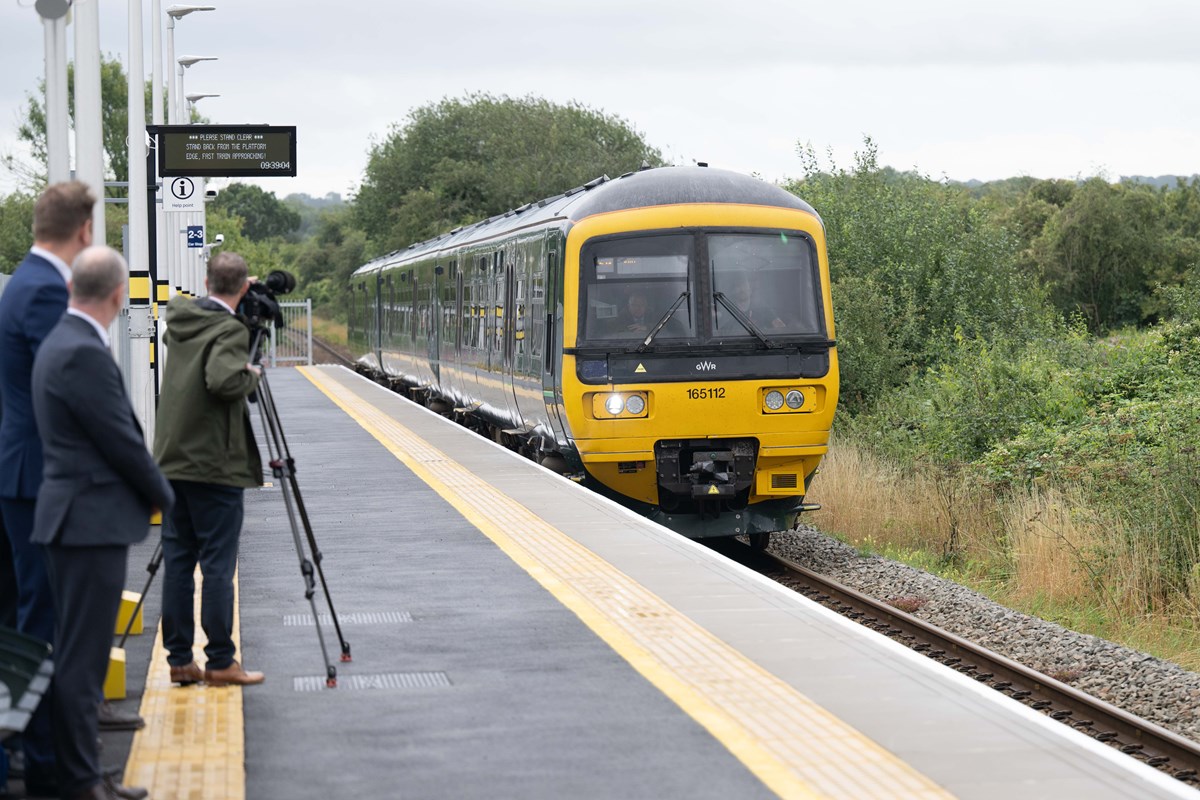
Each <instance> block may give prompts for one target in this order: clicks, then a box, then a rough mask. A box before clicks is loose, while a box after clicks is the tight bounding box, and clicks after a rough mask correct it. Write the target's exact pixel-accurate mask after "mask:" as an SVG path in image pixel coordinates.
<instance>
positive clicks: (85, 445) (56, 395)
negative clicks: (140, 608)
mask: <svg viewBox="0 0 1200 800" xmlns="http://www.w3.org/2000/svg"><path fill="white" fill-rule="evenodd" d="M127 271H128V268H127V267H126V265H125V259H123V258H121V255H120V254H119V253H117V252H116V251H115V250H112V249H110V248H108V247H89V248H87V249H86V250H84V251H83V252H82V253H80V254H79V257H78V258H77V259H76V260H75V266H74V274H73V276H72V279H71V304H70V308H68V309H67V313H66V315H65V316H64V317H63V318H62V320H61V321H60V322H59V323H58V325H56V326H55V327H54V329H53V330H52V331H50V333H49V335H47V336H46V338H45V340H44V341H43V342H42V346H41V347H40V348H39V349H38V353H37V358H36V359H35V360H34V363H33V382H32V393H33V410H34V414H35V416H36V418H37V423H38V431H39V432H40V435H41V440H42V447H43V453H44V459H45V472H44V476H43V481H42V485H41V489H40V490H39V491H38V499H37V510H36V514H35V518H34V526H33V536H32V541H33V542H34V543H36V544H40V545H44V546H45V551H46V557H47V565H48V567H49V574H50V586H51V589H52V591H53V594H54V600H55V605H56V606H57V610H58V628H57V634H56V637H55V642H56V646H55V665H54V693H53V697H54V706H53V722H54V743H55V746H56V750H57V753H58V785H59V790H60V792H61V795H62V797H64V798H68V800H75V799H76V798H78V800H110V799H111V798H143V797H145V796H146V791H145V790H144V789H136V788H132V787H125V786H121V785H119V784H117V783H114V782H113V781H111V780H106V779H104V777H103V776H102V774H101V768H100V759H99V752H98V747H97V744H96V741H97V739H96V737H97V734H98V732H99V719H98V709H97V706H96V697H97V696H98V695H99V694H100V692H101V690H102V687H103V685H104V674H105V671H106V670H107V668H108V654H109V648H110V647H111V646H112V632H113V626H114V625H115V624H116V620H117V609H118V608H119V607H120V604H121V589H122V588H124V586H125V572H126V559H127V557H128V552H129V545H131V544H134V543H136V542H140V541H142V540H143V539H145V538H146V535H147V533H149V531H150V515H151V513H152V512H153V511H155V510H161V511H162V512H163V513H164V514H165V513H167V512H169V511H170V508H171V505H172V503H173V502H174V499H175V495H174V493H173V492H172V490H171V486H170V485H169V484H168V483H167V479H166V478H165V477H163V474H162V473H161V472H160V471H159V469H158V466H157V465H156V464H155V463H154V459H153V458H151V456H150V451H149V450H148V449H147V448H146V440H145V437H144V435H143V434H142V428H141V426H140V425H139V424H138V422H137V418H136V417H135V416H134V412H133V408H132V407H131V406H130V403H129V398H128V396H127V395H126V394H125V383H124V380H123V379H122V378H121V372H120V370H119V369H118V368H117V364H116V362H115V361H113V357H112V354H111V353H110V352H109V349H108V333H107V330H106V329H107V328H108V325H109V324H110V323H111V322H112V321H113V319H115V318H116V316H117V314H118V313H120V311H121V306H122V305H124V302H125V285H126V274H127Z"/></svg>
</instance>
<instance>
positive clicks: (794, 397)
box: [786, 389, 804, 409]
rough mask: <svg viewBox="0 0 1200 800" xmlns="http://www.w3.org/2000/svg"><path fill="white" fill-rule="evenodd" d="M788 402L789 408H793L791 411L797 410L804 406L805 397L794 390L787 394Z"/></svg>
mask: <svg viewBox="0 0 1200 800" xmlns="http://www.w3.org/2000/svg"><path fill="white" fill-rule="evenodd" d="M786 400H787V407H788V408H791V409H796V408H799V407H800V406H802V405H804V395H803V394H801V393H800V392H798V391H796V390H795V389H792V390H791V391H790V392H788V393H787V398H786Z"/></svg>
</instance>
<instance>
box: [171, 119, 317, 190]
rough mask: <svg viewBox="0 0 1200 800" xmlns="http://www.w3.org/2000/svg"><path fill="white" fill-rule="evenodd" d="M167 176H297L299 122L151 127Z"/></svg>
mask: <svg viewBox="0 0 1200 800" xmlns="http://www.w3.org/2000/svg"><path fill="white" fill-rule="evenodd" d="M148 130H149V132H150V134H151V135H152V136H154V137H155V139H156V141H157V145H156V146H157V149H158V174H159V175H160V176H161V177H164V178H171V177H203V178H250V177H260V178H263V177H272V176H274V177H295V175H296V126H294V125H291V126H287V125H157V126H150V127H149V128H148Z"/></svg>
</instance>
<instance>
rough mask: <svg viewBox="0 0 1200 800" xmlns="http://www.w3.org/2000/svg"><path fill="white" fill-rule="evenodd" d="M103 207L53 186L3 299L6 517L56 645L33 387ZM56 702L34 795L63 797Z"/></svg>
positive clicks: (31, 749)
mask: <svg viewBox="0 0 1200 800" xmlns="http://www.w3.org/2000/svg"><path fill="white" fill-rule="evenodd" d="M95 202H96V198H95V197H93V196H92V194H91V192H90V191H89V190H88V187H87V186H86V185H85V184H83V183H80V182H79V181H71V182H69V183H56V184H53V185H51V186H49V187H47V189H46V191H44V192H42V195H41V196H40V197H39V198H38V199H37V202H36V203H35V204H34V207H33V248H32V249H31V250H30V251H29V254H28V255H27V256H25V260H24V261H22V262H21V263H20V264H19V265H18V266H17V269H16V271H15V272H14V273H13V276H12V278H11V279H10V280H9V282H8V284H7V285H6V286H5V287H4V294H0V402H3V409H4V410H3V416H0V513H2V514H3V516H4V527H5V529H6V531H7V533H8V538H9V544H10V546H11V547H12V554H13V568H14V572H15V573H16V577H17V630H19V631H21V632H22V633H27V634H29V635H31V636H36V637H37V638H39V639H42V640H44V641H47V642H51V643H53V642H54V598H53V597H52V595H51V593H50V584H49V579H48V577H47V574H46V561H45V554H44V553H43V552H42V548H41V547H38V546H37V545H34V544H32V543H31V542H30V541H29V537H30V534H31V533H32V531H33V516H34V507H35V500H36V499H37V493H38V487H39V486H40V485H41V483H42V443H41V441H40V440H39V439H38V431H37V424H36V423H35V421H34V417H33V403H32V402H31V400H30V394H29V391H30V390H29V383H30V376H31V375H32V373H33V357H34V356H35V355H36V354H37V350H38V347H39V346H40V345H41V343H42V340H43V339H45V338H46V334H48V333H49V332H50V329H51V328H53V327H54V326H55V325H56V324H57V323H58V321H59V319H60V318H61V317H62V315H63V314H64V313H65V312H66V310H67V283H68V282H69V281H70V279H71V270H70V268H69V267H68V266H67V265H68V264H70V263H71V262H72V261H74V260H75V257H76V256H77V255H79V253H80V251H81V250H83V249H84V248H85V247H88V246H89V245H91V243H92V206H93V205H94V204H95ZM97 699H99V698H97ZM50 705H51V703H47V702H45V701H43V702H42V703H41V704H40V705H39V706H38V710H37V712H36V713H35V714H34V716H33V719H31V720H30V722H29V725H28V727H27V728H26V729H25V733H24V736H23V743H24V749H25V791H26V794H29V795H34V796H43V797H45V796H56V795H57V793H58V788H57V785H56V783H55V779H54V772H55V769H54V743H53V739H52V736H51V732H50Z"/></svg>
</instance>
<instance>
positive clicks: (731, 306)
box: [713, 292, 783, 350]
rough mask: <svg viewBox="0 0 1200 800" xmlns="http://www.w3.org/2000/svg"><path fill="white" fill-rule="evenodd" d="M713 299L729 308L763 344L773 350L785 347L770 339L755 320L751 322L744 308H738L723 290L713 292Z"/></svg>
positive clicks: (743, 325)
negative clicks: (743, 311) (743, 310)
mask: <svg viewBox="0 0 1200 800" xmlns="http://www.w3.org/2000/svg"><path fill="white" fill-rule="evenodd" d="M713 300H716V301H717V302H718V303H720V304H721V305H723V306H725V308H726V310H728V311H729V313H730V314H732V315H733V318H734V319H736V320H737V321H738V322H740V323H741V325H742V327H743V328H745V329H746V330H748V331H749V332H750V333H752V334H754V335H755V336H757V337H758V340H759V341H760V342H762V343H763V344H765V345H766V346H767V347H769V348H770V349H772V350H775V349H777V348H780V347H783V345H781V344H780V343H779V342H776V341H775V340H773V339H768V338H767V335H766V334H765V333H763V332H762V331H761V330H759V329H758V326H757V325H755V324H754V323H753V322H751V321H750V318H749V317H747V316H746V315H745V314H743V313H742V310H741V309H740V308H738V307H737V305H735V304H734V303H731V302H729V299H728V298H727V297H725V294H724V293H723V292H713Z"/></svg>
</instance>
